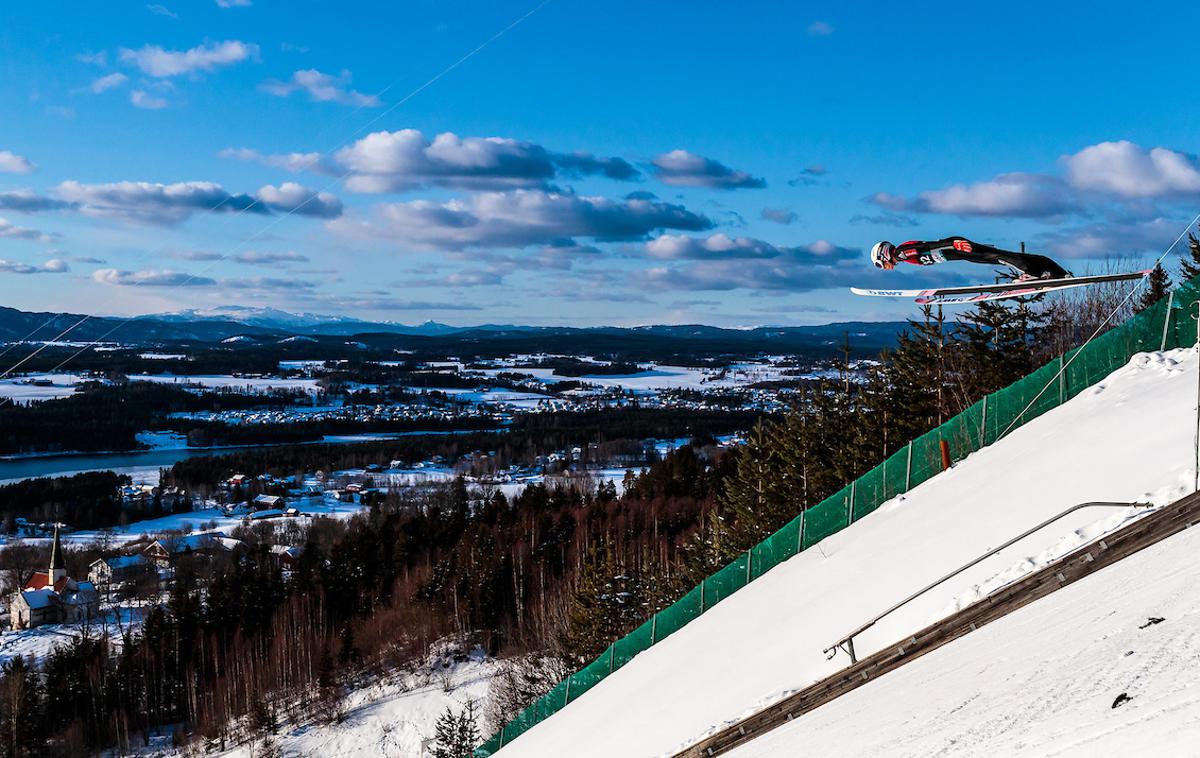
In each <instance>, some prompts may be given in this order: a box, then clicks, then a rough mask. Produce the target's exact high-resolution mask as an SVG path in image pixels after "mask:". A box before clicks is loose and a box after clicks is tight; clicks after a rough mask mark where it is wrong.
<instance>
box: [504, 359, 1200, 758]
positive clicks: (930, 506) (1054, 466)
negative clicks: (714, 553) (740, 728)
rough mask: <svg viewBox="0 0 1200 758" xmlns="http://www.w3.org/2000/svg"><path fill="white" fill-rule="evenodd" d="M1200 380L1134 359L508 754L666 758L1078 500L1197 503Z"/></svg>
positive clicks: (1041, 549) (925, 613) (1024, 561)
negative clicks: (869, 624) (1199, 387)
mask: <svg viewBox="0 0 1200 758" xmlns="http://www.w3.org/2000/svg"><path fill="white" fill-rule="evenodd" d="M1197 368H1198V366H1197V357H1196V352H1195V351H1194V350H1178V351H1172V352H1169V353H1163V354H1157V353H1156V354H1143V355H1138V356H1135V357H1134V359H1133V360H1132V361H1131V362H1130V364H1129V365H1127V366H1126V367H1124V368H1122V369H1119V370H1118V371H1116V372H1114V373H1113V374H1112V375H1111V376H1109V377H1108V378H1107V379H1105V380H1104V381H1103V382H1101V383H1100V384H1098V385H1096V386H1095V387H1092V388H1091V389H1089V390H1086V391H1084V392H1083V393H1082V394H1081V395H1079V396H1078V397H1076V398H1075V399H1074V400H1072V401H1070V402H1068V403H1067V404H1065V405H1063V406H1061V407H1059V408H1057V409H1055V410H1053V411H1051V412H1049V413H1047V414H1045V415H1044V416H1042V417H1041V418H1039V419H1037V420H1036V421H1033V422H1031V423H1030V424H1028V425H1026V426H1025V427H1023V428H1021V429H1018V430H1016V431H1014V432H1013V433H1012V434H1010V435H1009V436H1008V437H1007V438H1005V439H1004V440H1003V441H1001V442H1000V443H998V444H996V445H993V446H991V447H989V448H986V449H984V450H982V451H980V452H979V453H976V454H974V455H972V456H970V457H969V458H967V459H966V460H964V461H962V462H961V463H959V464H958V465H956V466H955V467H954V469H952V470H951V471H949V472H946V473H944V474H942V475H939V476H937V477H934V478H933V479H931V480H930V481H928V482H926V483H925V484H923V485H921V486H920V487H918V488H916V489H914V490H913V491H912V492H910V493H908V494H907V495H904V496H900V497H898V498H896V499H894V500H892V501H889V502H888V503H885V504H884V505H883V506H881V507H880V508H879V509H878V510H877V511H875V512H874V513H872V514H871V515H869V516H867V517H866V518H864V519H863V520H862V521H860V522H858V523H856V524H854V525H853V526H851V527H850V528H848V529H845V530H843V531H841V532H839V533H838V534H835V535H833V536H832V537H830V538H828V539H826V540H825V541H824V542H822V543H821V544H820V545H819V546H817V547H814V548H812V549H809V550H807V551H805V552H803V553H800V554H799V555H797V556H796V557H794V558H792V559H791V560H789V561H787V562H786V563H784V564H781V565H780V566H778V567H776V568H775V569H773V570H772V571H770V572H768V573H767V574H766V575H765V576H763V577H762V578H761V579H759V580H757V581H755V582H753V583H751V584H750V585H749V586H747V587H746V588H745V589H743V590H741V591H740V592H738V593H737V594H735V595H733V596H732V597H730V598H728V599H726V600H725V601H723V602H722V603H720V604H719V605H717V606H716V607H715V608H713V609H712V610H710V611H709V612H708V613H706V614H705V615H703V616H701V617H700V618H699V619H697V620H696V621H693V622H692V623H691V624H689V625H687V626H686V627H684V628H683V629H682V630H680V631H679V632H677V633H676V634H674V635H672V636H671V637H670V638H669V639H667V640H666V641H664V642H663V643H660V644H659V645H656V646H655V647H652V648H650V649H649V650H647V651H646V652H644V653H642V654H641V655H639V656H637V657H636V658H635V659H634V660H633V661H631V662H630V663H629V664H627V665H626V666H625V667H624V668H622V669H620V670H618V671H617V672H616V673H615V674H613V675H612V676H610V677H608V678H607V679H605V680H604V681H602V682H601V683H600V684H598V685H597V686H596V687H594V688H593V689H591V690H590V691H589V692H588V693H587V694H585V695H584V696H583V697H581V698H580V699H579V700H577V701H575V702H573V703H572V704H571V705H569V706H567V707H566V708H565V709H563V710H562V711H560V712H559V713H557V714H556V715H554V716H553V717H551V718H550V719H548V720H546V721H545V722H543V723H541V724H539V725H537V726H535V727H534V728H533V729H531V730H530V731H528V732H526V733H525V734H524V735H522V736H520V737H518V738H517V739H516V740H514V741H513V742H512V743H510V745H508V746H506V747H505V748H504V749H503V750H502V751H501V752H500V755H501V756H503V758H509V757H510V756H511V757H512V758H519V757H520V756H536V757H538V758H551V757H554V758H557V756H564V755H570V756H575V757H577V758H582V757H584V756H612V755H620V756H626V757H628V758H638V757H639V756H656V755H663V754H670V753H672V752H673V751H675V750H676V749H678V748H681V747H683V746H685V745H686V744H689V743H691V742H693V741H694V740H696V739H697V738H699V737H701V736H702V735H704V734H705V733H706V732H708V731H710V730H712V729H713V728H715V727H718V726H720V725H722V724H725V723H728V722H730V721H733V720H735V719H737V718H738V717H739V716H741V715H743V714H746V713H748V712H751V711H754V710H757V709H758V708H760V707H761V706H762V705H764V704H766V703H768V702H771V701H774V700H777V699H779V698H780V697H782V696H783V695H785V694H787V693H788V692H790V691H794V690H796V689H799V688H802V687H804V686H806V685H808V684H811V683H812V682H814V681H816V680H818V679H820V678H822V677H824V676H826V675H828V674H831V673H833V672H834V671H836V670H837V669H839V668H841V667H843V666H844V665H845V664H846V662H847V661H846V658H845V657H844V656H839V657H838V658H837V659H835V660H832V661H830V660H826V658H825V656H824V655H823V654H822V650H823V649H824V648H825V647H827V646H828V645H830V644H832V643H833V642H834V641H836V640H837V639H839V638H840V637H841V636H842V635H843V634H845V633H846V632H849V631H850V630H851V629H853V628H855V627H857V626H858V625H859V624H861V623H863V622H864V621H866V620H867V619H869V618H871V617H872V616H874V615H875V614H876V613H878V612H879V611H881V610H883V609H885V608H887V607H888V606H889V605H891V604H892V603H894V602H896V601H897V600H899V599H900V598H903V597H905V596H906V595H908V594H910V593H911V592H914V591H915V590H917V589H919V588H921V587H923V586H925V585H926V584H928V583H930V582H931V581H933V580H934V579H937V578H938V577H940V576H942V575H943V574H945V573H947V572H949V571H951V570H953V569H954V568H957V567H958V566H960V565H962V564H964V563H966V562H968V561H969V560H971V559H973V558H975V557H976V556H978V555H979V554H981V553H983V552H985V551H986V550H987V549H989V548H990V547H992V546H994V545H996V544H998V543H1000V542H1002V541H1004V540H1006V539H1009V538H1010V537H1013V536H1015V535H1017V534H1019V533H1020V532H1022V531H1024V530H1025V529H1027V528H1029V527H1031V526H1033V525H1034V524H1036V523H1038V522H1039V521H1042V520H1044V519H1046V518H1049V517H1050V516H1052V515H1054V514H1056V513H1058V512H1060V511H1062V510H1064V509H1066V508H1067V507H1069V506H1072V505H1075V504H1077V503H1081V502H1085V501H1093V500H1109V501H1114V500H1115V501H1135V500H1141V501H1153V502H1155V503H1157V504H1160V505H1161V504H1166V503H1168V502H1170V501H1172V500H1174V499H1176V498H1178V497H1179V496H1181V495H1182V494H1185V493H1186V492H1189V491H1190V490H1191V484H1192V476H1193V465H1194V463H1193V446H1192V441H1193V440H1192V435H1193V434H1194V432H1195V416H1194V413H1193V409H1194V407H1195V396H1196V373H1195V372H1196V370H1197ZM1131 517H1133V513H1132V512H1130V511H1128V510H1122V511H1118V512H1115V513H1114V512H1113V511H1112V510H1107V511H1106V510H1099V509H1088V510H1083V511H1080V512H1077V513H1075V514H1074V515H1073V516H1071V517H1068V518H1067V519H1064V520H1063V521H1060V522H1058V523H1057V525H1055V526H1053V527H1051V528H1049V529H1047V530H1046V531H1044V532H1042V533H1039V534H1037V535H1034V536H1033V537H1031V538H1029V539H1027V540H1026V541H1023V542H1022V543H1019V544H1018V545H1016V546H1014V547H1012V548H1010V549H1008V550H1006V551H1004V552H1003V553H1001V554H1000V555H998V556H996V557H994V558H992V559H990V560H988V561H985V562H984V563H981V564H980V565H978V566H976V567H975V568H974V569H973V570H971V571H969V572H966V573H965V574H963V575H960V576H959V577H958V578H957V579H955V580H952V581H950V582H947V583H946V584H944V585H942V587H940V588H939V590H937V591H935V592H931V593H929V594H927V595H925V596H923V597H922V599H920V600H918V601H917V602H914V603H912V604H910V605H909V606H906V607H905V608H904V609H902V610H901V611H899V612H897V613H895V614H893V615H892V616H889V617H888V618H886V619H885V620H883V621H882V622H880V623H879V624H877V625H876V626H875V627H873V628H872V629H871V630H869V631H868V632H866V633H864V634H862V635H860V636H859V637H857V638H856V640H855V644H856V647H857V650H858V653H859V654H860V656H863V655H867V654H869V653H871V652H874V651H875V650H878V649H879V648H880V647H882V646H883V645H886V644H888V643H890V642H893V641H895V640H898V639H900V638H902V637H903V636H904V635H905V634H907V633H910V632H912V631H914V630H916V629H919V628H921V627H923V626H925V625H927V624H929V623H930V622H932V621H934V620H936V619H938V618H941V617H943V616H944V615H946V614H947V613H948V612H951V611H953V610H954V608H955V607H956V606H957V605H959V604H960V603H962V602H964V601H965V600H967V599H970V598H971V597H973V596H976V595H977V594H978V593H979V588H978V586H977V585H982V584H991V583H992V581H991V580H993V578H994V577H996V576H997V575H1000V574H1007V575H1009V576H1011V575H1012V574H1013V573H1014V566H1021V565H1023V566H1026V567H1029V566H1031V565H1032V564H1034V563H1038V562H1042V561H1044V560H1046V559H1048V558H1049V557H1051V556H1052V555H1053V554H1055V553H1061V552H1063V551H1065V550H1067V549H1069V547H1071V546H1073V545H1075V544H1078V543H1079V542H1081V541H1083V540H1084V539H1085V536H1087V537H1091V536H1093V535H1095V534H1097V533H1098V532H1100V531H1102V530H1106V529H1111V528H1114V527H1115V526H1117V525H1119V524H1120V523H1122V520H1123V519H1127V518H1131ZM1076 530H1078V531H1076ZM1030 558H1035V560H1030ZM806 752H807V751H806Z"/></svg>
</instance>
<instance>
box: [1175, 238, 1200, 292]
mask: <svg viewBox="0 0 1200 758" xmlns="http://www.w3.org/2000/svg"><path fill="white" fill-rule="evenodd" d="M1197 274H1200V239H1196V235H1194V234H1192V233H1191V232H1188V253H1187V255H1185V256H1184V258H1183V260H1182V261H1181V262H1180V264H1179V279H1180V281H1184V282H1186V281H1188V280H1190V279H1194V278H1195V277H1196V275H1197Z"/></svg>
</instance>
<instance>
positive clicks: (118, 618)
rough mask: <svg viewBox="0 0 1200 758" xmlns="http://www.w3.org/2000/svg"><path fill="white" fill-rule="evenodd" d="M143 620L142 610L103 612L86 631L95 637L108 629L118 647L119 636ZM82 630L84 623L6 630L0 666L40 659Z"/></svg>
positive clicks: (0, 648)
mask: <svg viewBox="0 0 1200 758" xmlns="http://www.w3.org/2000/svg"><path fill="white" fill-rule="evenodd" d="M142 620H143V612H142V609H141V608H131V607H128V606H121V607H119V608H116V609H115V610H108V611H106V612H105V613H104V616H103V618H100V619H97V620H94V621H93V622H92V623H91V625H90V626H89V627H88V629H87V631H88V633H89V634H90V635H91V636H92V637H93V638H95V637H99V636H101V635H102V634H103V633H104V631H105V629H106V628H107V630H108V634H109V639H110V641H111V642H112V644H114V645H120V644H121V637H122V635H123V634H124V633H125V632H126V631H129V630H131V629H132V630H137V629H140V628H141V626H142ZM83 631H84V625H83V624H46V625H44V626H38V627H34V628H33V629H20V630H12V629H8V628H5V629H4V630H3V631H0V666H3V665H5V664H7V663H8V662H9V661H11V660H12V659H13V658H30V657H32V658H34V659H35V660H41V659H42V658H44V657H46V656H47V655H49V654H50V653H51V652H52V651H53V650H54V649H55V648H56V647H59V646H60V645H64V644H67V643H69V642H70V641H71V640H72V639H74V638H76V637H78V636H79V635H80V634H82V633H83Z"/></svg>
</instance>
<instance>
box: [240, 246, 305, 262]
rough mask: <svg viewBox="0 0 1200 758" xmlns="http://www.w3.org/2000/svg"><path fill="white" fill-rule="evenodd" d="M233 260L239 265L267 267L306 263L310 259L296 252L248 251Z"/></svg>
mask: <svg viewBox="0 0 1200 758" xmlns="http://www.w3.org/2000/svg"><path fill="white" fill-rule="evenodd" d="M233 259H234V260H235V261H237V262H238V263H248V264H252V265H261V266H265V265H269V264H272V263H306V262H307V261H308V260H309V257H308V256H307V255H302V254H301V253H297V252H296V251H294V250H279V251H269V250H247V251H246V252H244V253H238V254H237V255H235V256H234V257H233Z"/></svg>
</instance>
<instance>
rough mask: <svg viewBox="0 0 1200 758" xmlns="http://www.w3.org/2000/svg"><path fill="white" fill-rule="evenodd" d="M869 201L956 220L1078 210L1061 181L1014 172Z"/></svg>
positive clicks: (883, 195) (1041, 215)
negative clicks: (984, 179) (911, 194)
mask: <svg viewBox="0 0 1200 758" xmlns="http://www.w3.org/2000/svg"><path fill="white" fill-rule="evenodd" d="M869 200H870V201H871V202H872V203H874V204H875V205H878V206H880V207H883V208H887V209H889V210H894V211H901V210H908V211H918V212H921V213H944V214H949V215H956V216H1004V217H1018V216H1019V217H1025V218H1044V217H1047V216H1056V215H1059V214H1063V213H1071V212H1075V211H1078V210H1080V204H1079V199H1078V198H1077V197H1076V194H1075V193H1074V192H1072V190H1071V188H1070V187H1068V186H1067V185H1066V183H1065V182H1063V181H1062V180H1061V179H1059V178H1057V177H1053V176H1045V175H1042V174H1024V173H1017V172H1014V173H1009V174H1000V175H999V176H996V177H995V178H993V179H989V180H987V181H982V182H975V183H974V184H955V185H953V186H950V187H947V188H945V189H941V190H931V191H927V192H922V193H920V194H919V195H917V197H916V198H915V199H911V200H910V199H906V198H903V197H900V196H897V195H890V194H888V193H886V192H878V193H876V194H875V195H873V196H871V198H869Z"/></svg>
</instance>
